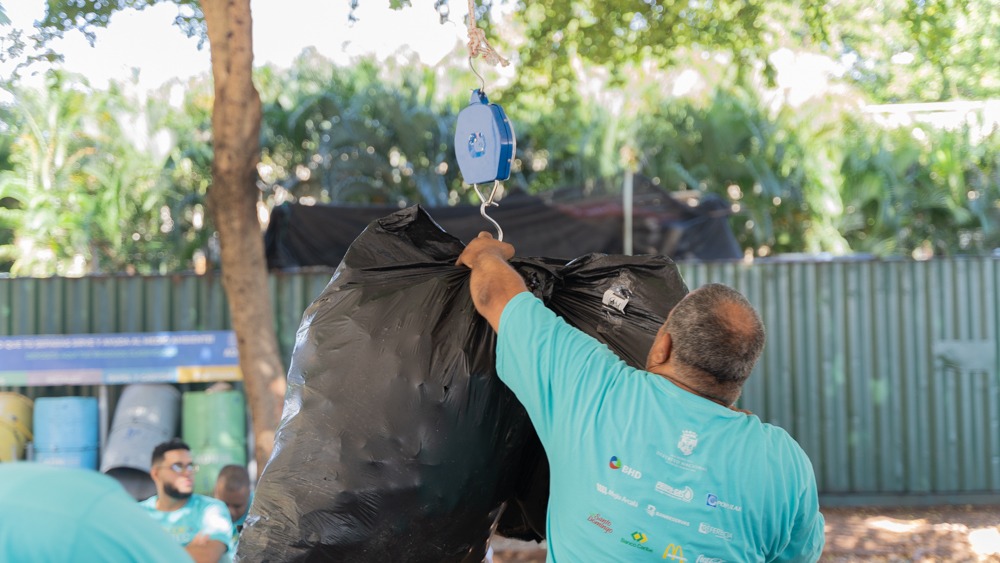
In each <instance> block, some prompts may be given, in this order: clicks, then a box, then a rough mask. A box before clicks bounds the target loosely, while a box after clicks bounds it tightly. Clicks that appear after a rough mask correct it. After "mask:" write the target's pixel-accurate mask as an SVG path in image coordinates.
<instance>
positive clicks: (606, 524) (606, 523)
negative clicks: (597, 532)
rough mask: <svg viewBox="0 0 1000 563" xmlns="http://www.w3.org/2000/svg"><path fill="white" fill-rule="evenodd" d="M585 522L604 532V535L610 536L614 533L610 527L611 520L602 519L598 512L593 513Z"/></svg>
mask: <svg viewBox="0 0 1000 563" xmlns="http://www.w3.org/2000/svg"><path fill="white" fill-rule="evenodd" d="M587 522H590V523H591V524H593V525H595V526H597V527H598V528H600V529H602V530H604V533H605V534H610V533H611V532H613V531H614V528H613V527H612V526H611V520H608V519H607V518H604V517H603V516H601V514H600V513H599V512H595V513H593V514H591V515H590V516H589V517H587Z"/></svg>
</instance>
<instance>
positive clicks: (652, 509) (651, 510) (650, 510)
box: [646, 504, 691, 526]
mask: <svg viewBox="0 0 1000 563" xmlns="http://www.w3.org/2000/svg"><path fill="white" fill-rule="evenodd" d="M646 514H649V515H650V516H652V517H654V518H663V519H664V520H669V521H670V522H673V523H675V524H680V525H681V526H690V525H691V523H690V522H688V521H687V520H681V519H680V518H677V517H674V516H671V515H669V514H664V513H662V512H660V511H659V510H657V509H656V505H653V504H647V505H646Z"/></svg>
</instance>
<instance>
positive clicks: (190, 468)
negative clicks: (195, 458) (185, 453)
mask: <svg viewBox="0 0 1000 563" xmlns="http://www.w3.org/2000/svg"><path fill="white" fill-rule="evenodd" d="M166 467H168V468H169V469H170V470H171V471H173V472H174V473H188V472H190V473H195V472H197V471H198V465H197V464H194V463H173V464H170V465H168V466H166Z"/></svg>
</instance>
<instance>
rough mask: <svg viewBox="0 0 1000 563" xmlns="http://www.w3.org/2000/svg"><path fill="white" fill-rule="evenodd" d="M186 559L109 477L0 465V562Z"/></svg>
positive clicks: (164, 562) (165, 562) (161, 562)
mask: <svg viewBox="0 0 1000 563" xmlns="http://www.w3.org/2000/svg"><path fill="white" fill-rule="evenodd" d="M187 559H188V558H187V556H186V555H185V554H184V550H183V549H181V548H180V546H178V545H177V544H176V543H175V542H174V541H173V539H172V538H171V537H170V536H168V535H167V534H166V533H164V532H163V530H162V529H160V527H159V526H157V525H156V523H155V522H153V521H151V520H149V519H148V518H146V516H145V515H144V514H143V510H142V509H141V508H139V507H138V506H136V504H135V500H134V499H132V497H131V496H129V495H128V494H127V493H126V492H125V489H123V488H122V486H121V484H120V483H118V481H115V480H114V479H112V478H111V477H108V476H107V475H104V474H101V473H98V472H96V471H91V470H88V469H79V468H70V467H55V466H50V465H42V464H39V463H0V561H10V562H19V561H25V562H28V561H30V562H31V563H49V562H51V563H63V562H65V561H115V562H122V563H126V562H130V561H131V562H135V563H177V562H179V561H186V560H187Z"/></svg>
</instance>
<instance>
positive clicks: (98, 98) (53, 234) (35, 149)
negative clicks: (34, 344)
mask: <svg viewBox="0 0 1000 563" xmlns="http://www.w3.org/2000/svg"><path fill="white" fill-rule="evenodd" d="M15 96H16V99H15V103H14V105H13V108H12V109H11V110H10V115H11V117H12V120H11V122H10V125H11V132H12V138H13V142H12V144H11V148H10V150H11V153H10V154H11V156H10V168H9V169H6V170H3V171H2V172H0V203H2V205H3V207H2V210H0V222H2V223H3V226H4V227H5V228H6V229H7V232H8V233H9V238H8V240H7V241H5V242H6V244H5V245H4V246H3V247H0V253H2V256H3V257H4V259H5V260H7V261H8V262H11V264H10V270H11V272H12V273H14V274H19V275H35V276H44V275H53V274H57V275H81V274H84V273H96V272H139V273H151V272H156V271H166V270H171V269H175V268H176V267H177V266H178V257H179V256H182V253H181V252H178V251H177V250H176V249H175V248H173V247H172V246H171V245H170V244H169V239H168V237H166V236H165V235H166V234H167V233H170V232H172V231H173V230H174V229H175V225H174V220H173V215H172V210H171V209H170V207H169V205H168V204H167V202H168V201H170V200H171V198H173V197H175V196H174V195H173V194H172V193H171V192H170V188H171V185H170V184H168V183H166V182H162V181H161V170H162V169H163V156H162V155H161V156H157V155H156V154H155V153H156V150H155V147H154V146H153V145H155V144H157V143H159V144H161V145H165V144H169V143H170V142H171V140H170V139H169V138H165V137H164V136H163V134H162V133H163V132H162V131H161V130H160V128H159V123H158V122H159V121H160V120H161V119H163V115H157V112H158V111H162V106H161V105H159V104H157V103H146V101H144V100H141V99H137V98H136V97H135V96H134V95H132V94H130V93H129V92H127V91H126V89H123V88H121V87H113V88H111V89H110V90H108V91H98V90H94V89H92V88H90V87H89V86H88V85H87V83H86V81H84V80H83V79H81V78H79V77H75V76H72V75H66V74H64V73H60V72H53V73H50V74H49V75H48V76H47V82H46V85H45V87H44V88H43V89H41V90H28V89H24V88H19V89H16V90H15ZM144 131H148V132H149V133H145V134H144V133H143V132H144ZM164 148H167V147H164Z"/></svg>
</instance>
